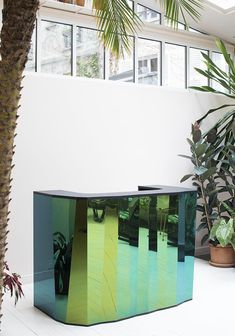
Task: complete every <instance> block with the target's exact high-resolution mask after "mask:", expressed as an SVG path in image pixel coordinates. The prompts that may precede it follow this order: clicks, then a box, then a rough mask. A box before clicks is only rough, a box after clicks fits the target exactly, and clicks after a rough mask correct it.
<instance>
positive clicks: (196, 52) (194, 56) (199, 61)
mask: <svg viewBox="0 0 235 336" xmlns="http://www.w3.org/2000/svg"><path fill="white" fill-rule="evenodd" d="M202 53H204V54H207V55H208V51H207V50H203V49H196V48H189V85H190V86H203V85H208V79H207V78H206V77H204V76H202V75H201V74H199V73H198V72H197V71H196V70H195V68H199V69H202V70H207V66H206V65H205V63H204V62H203V60H204V57H203V56H202Z"/></svg>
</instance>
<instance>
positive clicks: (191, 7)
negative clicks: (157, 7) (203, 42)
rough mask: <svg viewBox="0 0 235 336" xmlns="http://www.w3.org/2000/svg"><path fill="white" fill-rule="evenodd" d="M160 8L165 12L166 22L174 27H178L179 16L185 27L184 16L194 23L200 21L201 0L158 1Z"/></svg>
mask: <svg viewBox="0 0 235 336" xmlns="http://www.w3.org/2000/svg"><path fill="white" fill-rule="evenodd" d="M160 4H161V6H162V7H163V8H164V10H165V14H166V17H167V20H168V21H169V22H170V24H171V25H172V26H173V27H174V28H177V27H178V22H179V18H180V15H181V17H182V18H183V21H184V23H185V24H186V25H187V20H186V15H188V16H190V17H191V18H193V19H194V20H195V21H198V20H199V19H200V16H201V14H200V10H201V9H203V0H191V1H189V0H160Z"/></svg>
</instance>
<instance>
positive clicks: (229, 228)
mask: <svg viewBox="0 0 235 336" xmlns="http://www.w3.org/2000/svg"><path fill="white" fill-rule="evenodd" d="M233 233H234V229H233V219H232V218H231V219H230V220H229V221H228V222H226V220H225V219H221V221H220V223H219V226H218V228H217V230H216V238H217V239H218V241H219V243H220V245H221V246H223V247H225V246H228V245H229V244H230V242H231V239H232V236H233Z"/></svg>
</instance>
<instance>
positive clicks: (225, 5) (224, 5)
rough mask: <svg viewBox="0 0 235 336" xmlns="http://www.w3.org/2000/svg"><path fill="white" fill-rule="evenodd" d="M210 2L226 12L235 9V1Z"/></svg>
mask: <svg viewBox="0 0 235 336" xmlns="http://www.w3.org/2000/svg"><path fill="white" fill-rule="evenodd" d="M208 2H211V3H212V4H214V5H216V6H218V7H220V8H222V9H224V10H228V9H231V8H233V7H235V0H208Z"/></svg>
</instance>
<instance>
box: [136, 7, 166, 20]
mask: <svg viewBox="0 0 235 336" xmlns="http://www.w3.org/2000/svg"><path fill="white" fill-rule="evenodd" d="M137 14H138V15H139V17H140V19H141V20H142V21H143V22H150V23H154V24H160V23H161V14H160V13H158V12H156V11H155V10H153V9H150V8H148V7H145V6H142V5H139V4H138V5H137Z"/></svg>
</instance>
